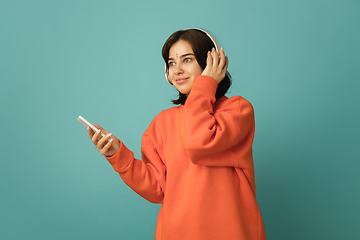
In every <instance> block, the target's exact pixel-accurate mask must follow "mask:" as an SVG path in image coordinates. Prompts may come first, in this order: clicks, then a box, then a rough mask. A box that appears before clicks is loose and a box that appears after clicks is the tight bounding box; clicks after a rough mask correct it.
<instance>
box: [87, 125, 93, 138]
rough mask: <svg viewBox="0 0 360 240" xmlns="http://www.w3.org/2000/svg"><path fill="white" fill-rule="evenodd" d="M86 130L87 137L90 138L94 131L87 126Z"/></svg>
mask: <svg viewBox="0 0 360 240" xmlns="http://www.w3.org/2000/svg"><path fill="white" fill-rule="evenodd" d="M87 131H88V134H89V137H90V138H92V137H93V135H94V132H93V131H92V129H91V128H90V127H87Z"/></svg>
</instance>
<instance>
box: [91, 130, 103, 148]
mask: <svg viewBox="0 0 360 240" xmlns="http://www.w3.org/2000/svg"><path fill="white" fill-rule="evenodd" d="M100 132H101V131H100V129H98V130H97V131H96V132H95V133H94V135H93V136H92V138H91V139H92V141H93V143H94V144H95V146H96V145H97V143H98V142H99V139H100V136H101V135H100Z"/></svg>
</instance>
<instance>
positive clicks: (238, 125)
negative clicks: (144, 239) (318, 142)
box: [107, 76, 265, 240]
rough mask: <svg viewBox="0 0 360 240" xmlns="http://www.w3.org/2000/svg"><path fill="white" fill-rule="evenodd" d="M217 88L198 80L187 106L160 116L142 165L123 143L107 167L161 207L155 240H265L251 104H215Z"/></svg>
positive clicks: (229, 100) (146, 137) (209, 80)
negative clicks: (258, 199) (257, 179)
mask: <svg viewBox="0 0 360 240" xmlns="http://www.w3.org/2000/svg"><path fill="white" fill-rule="evenodd" d="M216 89H217V82H216V81H215V80H214V79H212V78H210V77H207V76H199V77H197V78H196V79H195V81H194V84H193V87H192V89H191V93H190V94H189V96H188V98H187V100H186V103H185V105H181V106H177V107H173V108H170V109H167V110H164V111H163V112H161V113H160V114H159V115H158V116H156V117H155V119H154V120H153V121H152V122H151V124H150V126H149V128H148V129H147V130H146V132H145V133H144V135H143V139H142V148H141V153H142V161H141V160H138V159H135V158H134V154H133V153H132V152H131V151H130V150H128V149H127V148H126V146H125V145H124V144H123V143H122V142H121V146H120V149H119V151H118V152H117V153H116V154H115V155H114V156H112V157H108V158H107V159H108V161H109V162H110V164H111V165H112V166H113V168H114V169H115V171H116V172H118V173H119V174H120V176H121V178H122V179H123V180H124V182H125V183H126V184H127V185H128V186H130V187H131V188H132V189H133V190H134V191H135V192H137V193H138V194H139V195H141V196H142V197H144V198H145V199H147V200H148V201H150V202H153V203H161V204H162V206H161V208H160V211H159V216H158V220H157V226H156V234H155V239H156V240H180V239H186V240H202V239H204V240H205V239H206V240H212V239H214V240H215V239H216V240H232V239H234V240H255V239H256V240H264V239H265V230H264V225H263V221H262V218H261V214H260V211H259V208H258V205H257V203H256V199H255V177H254V166H253V157H252V142H253V138H254V131H255V121H254V112H253V107H252V105H251V104H250V103H249V102H248V101H247V100H245V99H244V98H242V97H240V96H236V97H232V98H227V97H225V96H224V97H222V98H220V99H218V100H216V98H215V93H216Z"/></svg>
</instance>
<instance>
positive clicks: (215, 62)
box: [211, 48, 219, 67]
mask: <svg viewBox="0 0 360 240" xmlns="http://www.w3.org/2000/svg"><path fill="white" fill-rule="evenodd" d="M211 55H212V58H213V66H214V67H216V66H217V65H218V64H219V53H218V52H217V51H216V49H215V48H213V49H212V50H211Z"/></svg>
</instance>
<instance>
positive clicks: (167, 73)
mask: <svg viewBox="0 0 360 240" xmlns="http://www.w3.org/2000/svg"><path fill="white" fill-rule="evenodd" d="M165 78H166V80H167V81H168V83H170V84H171V85H173V84H172V82H171V81H170V78H169V70H168V69H167V67H166V63H165Z"/></svg>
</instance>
